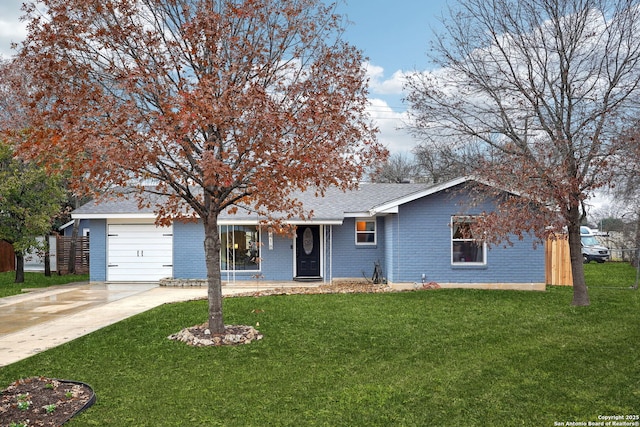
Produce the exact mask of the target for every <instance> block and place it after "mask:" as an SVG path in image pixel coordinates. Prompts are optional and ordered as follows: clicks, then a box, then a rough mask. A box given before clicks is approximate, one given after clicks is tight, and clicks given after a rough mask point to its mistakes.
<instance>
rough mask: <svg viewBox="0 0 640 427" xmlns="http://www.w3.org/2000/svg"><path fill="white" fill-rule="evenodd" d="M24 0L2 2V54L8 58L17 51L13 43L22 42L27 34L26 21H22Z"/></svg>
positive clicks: (0, 11) (0, 48) (0, 41)
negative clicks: (13, 48)
mask: <svg viewBox="0 0 640 427" xmlns="http://www.w3.org/2000/svg"><path fill="white" fill-rule="evenodd" d="M21 6H22V0H3V1H2V2H1V3H0V16H1V17H2V18H1V19H0V56H2V57H5V58H8V57H10V56H11V55H13V54H14V53H15V51H13V50H12V49H11V43H20V42H21V41H22V40H24V38H25V37H26V35H27V24H26V22H20V16H22V14H23V12H22V10H21Z"/></svg>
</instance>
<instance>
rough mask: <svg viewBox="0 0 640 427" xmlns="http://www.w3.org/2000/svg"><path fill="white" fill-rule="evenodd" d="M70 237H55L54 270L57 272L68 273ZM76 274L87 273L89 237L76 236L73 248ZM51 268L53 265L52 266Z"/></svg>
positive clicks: (71, 240)
mask: <svg viewBox="0 0 640 427" xmlns="http://www.w3.org/2000/svg"><path fill="white" fill-rule="evenodd" d="M72 242H73V238H72V237H66V236H57V237H56V270H57V272H58V274H67V273H69V256H70V252H71V244H72ZM74 258H75V268H76V274H87V273H89V238H88V237H76V250H75V257H74ZM52 269H53V267H52Z"/></svg>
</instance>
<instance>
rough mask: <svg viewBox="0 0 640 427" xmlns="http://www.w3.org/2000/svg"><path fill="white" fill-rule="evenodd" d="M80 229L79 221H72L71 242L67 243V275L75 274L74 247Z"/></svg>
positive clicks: (76, 243)
mask: <svg viewBox="0 0 640 427" xmlns="http://www.w3.org/2000/svg"><path fill="white" fill-rule="evenodd" d="M79 228H80V220H79V219H75V220H73V230H72V231H71V242H70V243H69V264H68V265H67V267H68V268H67V271H68V273H69V274H75V273H76V246H77V245H78V230H79Z"/></svg>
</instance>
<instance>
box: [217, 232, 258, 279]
mask: <svg viewBox="0 0 640 427" xmlns="http://www.w3.org/2000/svg"><path fill="white" fill-rule="evenodd" d="M259 231H260V230H259V228H258V226H256V225H223V226H221V227H220V243H221V244H222V245H221V248H220V252H221V253H220V269H221V270H223V271H251V270H254V271H256V270H260V232H259Z"/></svg>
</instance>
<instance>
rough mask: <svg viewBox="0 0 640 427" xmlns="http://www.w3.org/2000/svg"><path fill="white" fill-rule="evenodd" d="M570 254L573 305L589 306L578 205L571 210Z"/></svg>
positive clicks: (568, 230) (569, 227)
mask: <svg viewBox="0 0 640 427" xmlns="http://www.w3.org/2000/svg"><path fill="white" fill-rule="evenodd" d="M569 216H570V218H569V221H568V222H569V225H568V227H567V228H568V229H567V232H568V233H569V254H570V255H571V273H572V274H573V301H572V302H571V304H572V305H578V306H587V305H589V304H590V302H589V293H588V291H587V284H586V282H585V280H584V263H583V258H582V244H581V242H580V212H579V210H578V208H577V207H575V208H572V209H571V211H570V212H569Z"/></svg>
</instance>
